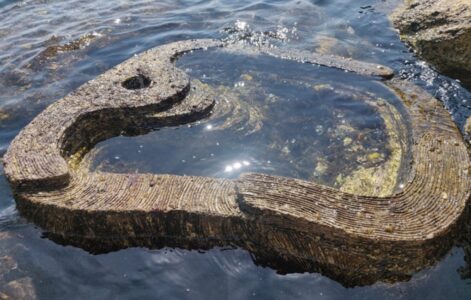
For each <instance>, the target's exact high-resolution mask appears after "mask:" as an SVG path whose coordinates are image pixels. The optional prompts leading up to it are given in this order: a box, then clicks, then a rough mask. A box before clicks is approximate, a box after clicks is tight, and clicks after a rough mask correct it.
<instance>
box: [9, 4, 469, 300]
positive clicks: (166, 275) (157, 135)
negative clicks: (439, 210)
mask: <svg viewBox="0 0 471 300" xmlns="http://www.w3.org/2000/svg"><path fill="white" fill-rule="evenodd" d="M392 2H394V1H391V3H392ZM396 3H397V1H396ZM388 5H391V6H393V4H390V3H387V2H385V1H376V0H374V1H366V0H362V1H347V0H336V1H262V2H260V3H257V4H253V3H252V2H250V1H242V2H231V1H217V2H214V3H213V2H210V3H205V2H197V1H176V2H175V1H159V2H156V3H147V1H145V2H144V1H136V2H135V3H132V4H129V3H126V2H125V1H122V2H121V1H118V2H116V3H113V4H106V3H101V4H99V5H97V4H93V5H91V4H89V3H85V2H83V1H63V2H54V1H52V2H47V1H46V2H44V1H26V2H15V1H1V2H0V20H2V21H0V40H1V42H0V49H1V50H2V51H1V52H2V54H1V55H0V62H1V63H2V64H1V67H0V87H1V88H2V96H1V102H0V143H1V144H0V151H2V152H4V151H5V150H6V148H7V146H8V144H9V143H10V141H11V139H12V138H13V137H14V136H15V135H16V134H17V133H18V132H19V130H21V128H22V127H23V126H24V125H26V124H27V123H28V122H29V121H30V120H31V119H32V118H34V117H35V116H36V115H37V114H38V113H39V112H40V111H41V110H42V109H44V108H45V107H46V106H47V105H48V104H50V103H52V102H53V101H54V100H56V99H59V98H61V97H63V96H64V95H65V94H67V93H68V92H70V91H72V90H73V89H75V88H76V87H78V86H80V85H81V84H83V83H84V82H86V81H87V80H89V79H91V78H93V77H95V76H96V75H98V74H100V73H102V72H104V71H105V70H107V69H109V68H110V67H112V66H113V65H115V64H118V63H120V62H121V61H123V60H124V59H126V58H128V57H130V56H132V55H133V54H135V53H138V52H141V51H143V50H145V49H148V48H151V47H154V46H156V45H159V44H163V43H165V42H168V41H175V40H181V39H186V38H197V37H222V38H225V39H245V40H247V42H249V43H255V44H256V43H269V44H274V45H278V46H282V47H293V48H298V49H305V50H309V51H313V50H315V51H318V52H322V53H335V54H340V55H345V56H351V57H354V58H356V59H362V60H365V61H371V62H378V63H379V62H381V63H382V64H385V65H388V66H390V67H393V68H394V69H395V70H397V73H398V75H399V76H401V77H402V78H407V79H409V80H411V81H414V82H415V83H417V84H419V85H421V86H422V87H424V88H425V89H427V90H428V91H429V92H430V93H432V94H433V95H435V96H437V97H439V98H440V99H441V100H443V102H444V103H445V105H446V107H447V108H448V110H449V111H450V112H451V113H452V115H453V117H454V119H455V120H456V122H457V123H458V124H460V125H462V124H463V121H464V119H465V118H466V117H467V116H468V115H469V114H470V109H469V108H470V107H471V105H470V104H469V99H471V97H470V94H469V92H467V91H466V90H464V89H462V88H461V87H460V86H459V84H458V83H456V82H455V81H453V80H450V79H448V78H445V77H443V76H439V75H438V74H436V73H435V72H434V71H433V70H431V69H430V68H429V67H428V66H427V65H425V64H424V63H423V62H420V61H417V60H416V58H415V57H414V56H413V55H412V54H410V53H409V52H408V51H407V49H406V48H405V47H404V46H403V45H402V44H401V43H400V41H399V39H398V37H397V35H396V33H395V32H394V31H393V30H392V29H391V28H390V26H389V23H388V21H387V18H386V17H385V13H387V12H388V9H390V8H389V7H388ZM71 6H74V7H75V9H70V7H71ZM366 6H371V7H370V8H364V9H363V8H362V7H366ZM25 19H28V20H29V22H24V20H25ZM32 25H34V26H33V27H34V28H33V29H31V28H32ZM224 28H226V29H224ZM84 36H85V37H87V36H88V37H91V36H93V38H91V39H90V40H87V38H85V39H83V38H82V41H84V42H78V43H74V41H80V40H81V37H84ZM68 45H69V46H68ZM74 45H76V46H74ZM50 47H52V48H50ZM48 49H49V50H48ZM57 50H58V51H57ZM48 53H49V54H51V53H55V54H54V55H52V56H47V55H46V54H48ZM221 55H224V54H221ZM190 58H191V59H190ZM216 58H217V57H215V60H214V61H215V62H216V61H217V60H216ZM185 59H187V60H185ZM201 59H203V58H201ZM218 59H219V58H218ZM234 59H236V58H234ZM223 62H224V63H225V62H227V64H229V65H230V64H234V65H235V67H230V66H228V65H227V64H226V65H224V63H222V64H220V65H218V64H214V65H213V66H212V69H211V70H210V71H211V72H206V71H205V70H204V69H203V68H201V67H200V65H201V64H200V63H199V62H198V57H190V56H188V57H184V58H183V60H182V61H181V65H184V66H185V67H186V68H187V69H189V70H187V71H188V72H189V73H190V74H191V75H192V76H194V77H196V78H199V79H200V80H201V81H202V82H205V83H207V84H210V85H212V86H215V87H219V88H221V91H222V92H223V93H226V94H227V95H228V97H234V98H235V99H237V100H238V101H239V103H240V104H241V105H239V107H238V108H234V107H228V108H227V109H228V111H238V112H239V114H240V116H241V117H240V118H239V119H238V120H235V121H234V122H232V123H230V124H229V125H226V127H225V128H226V130H225V131H224V130H217V129H218V126H219V127H223V126H224V122H223V120H224V118H223V116H224V114H223V112H221V114H220V116H221V118H220V119H217V118H216V119H215V120H211V119H209V120H205V121H202V122H200V123H196V124H193V125H192V126H191V127H190V128H188V127H182V128H178V129H177V128H164V129H162V130H160V131H158V132H152V133H149V134H147V135H145V136H140V137H133V138H129V137H117V138H115V139H112V140H109V141H106V142H103V144H100V145H98V147H97V149H99V150H100V151H98V152H96V153H94V155H95V156H94V160H93V163H92V168H96V169H103V170H115V171H116V172H120V171H128V170H133V171H139V172H169V173H176V174H191V173H192V172H195V173H193V174H199V175H208V176H219V177H229V178H232V177H236V176H237V174H238V173H239V171H237V170H247V169H251V170H258V171H262V170H263V171H264V172H272V173H274V174H280V175H287V176H292V177H298V178H306V179H313V180H317V181H319V182H322V183H324V184H328V185H331V186H335V187H339V185H341V184H342V183H344V182H342V179H343V180H345V178H346V177H348V174H351V173H352V172H354V170H355V169H356V168H357V167H358V166H360V165H363V164H365V163H367V164H370V166H371V167H377V166H380V165H382V163H383V162H384V161H385V160H387V159H388V158H389V157H390V155H391V153H390V151H388V149H387V147H385V140H386V138H385V135H384V124H383V122H382V119H381V118H380V117H379V116H378V114H376V113H375V112H374V110H372V109H371V108H370V107H369V106H368V105H364V104H362V103H361V102H357V104H356V105H353V106H352V105H351V102H350V101H349V98H348V97H347V96H345V95H339V94H335V93H333V92H332V91H331V90H329V89H328V85H331V86H339V85H342V83H339V82H337V81H336V80H335V78H336V74H335V72H334V71H329V70H324V69H322V68H319V69H317V70H316V73H320V74H322V77H319V78H311V77H310V76H307V75H306V74H310V72H311V69H312V68H314V67H312V66H301V67H297V68H296V69H290V68H291V67H290V65H289V64H288V65H279V66H278V67H280V68H285V69H286V76H284V77H283V76H281V77H280V76H278V77H270V74H266V73H264V72H263V71H264V68H265V67H266V65H263V63H262V60H256V61H255V64H256V63H260V64H261V65H259V66H258V67H257V66H256V65H254V64H252V65H250V64H247V62H245V61H244V62H240V61H239V62H237V61H232V62H231V61H225V60H223ZM265 63H266V64H269V65H270V67H272V62H270V61H269V59H267V60H266V61H265ZM208 67H211V66H208ZM230 68H232V69H230ZM218 69H219V70H220V72H221V73H218ZM228 69H229V70H231V71H232V72H230V74H231V76H232V77H229V76H228V75H227V73H228V72H227V70H228ZM254 70H255V71H256V72H255V71H254ZM223 71H224V72H223ZM250 71H253V72H252V73H250ZM330 72H333V73H330ZM221 74H225V75H224V76H221ZM303 74H304V75H303ZM203 75H206V76H203ZM212 75H213V76H212ZM216 75H217V76H216ZM296 75H298V77H296ZM329 76H330V77H329ZM345 76H349V75H348V74H347V75H345ZM221 78H224V80H223V81H221ZM326 78H327V80H324V79H326ZM289 79H292V80H291V81H289ZM349 80H352V81H351V82H349V84H348V86H349V88H351V86H352V85H353V84H352V83H355V84H358V85H360V86H365V85H367V84H368V83H367V82H366V81H361V80H360V81H359V82H358V81H356V80H358V79H356V78H355V76H351V77H349ZM325 81H328V82H325ZM257 84H258V85H260V86H265V87H267V88H266V89H263V90H262V91H260V89H259V86H257ZM316 86H317V90H316ZM268 87H269V88H268ZM372 88H373V89H374V87H372ZM293 90H295V91H296V93H297V94H296V95H291V94H288V95H287V94H286V92H287V91H293ZM256 91H259V93H258V94H257V92H256ZM375 92H376V93H378V95H381V97H382V98H385V99H388V100H389V101H392V103H394V99H393V98H392V97H391V96H390V95H389V94H388V93H387V92H385V91H381V90H378V89H377V90H375ZM271 95H273V96H271ZM271 97H273V101H274V102H273V103H274V104H273V105H270V106H269V107H263V101H262V100H263V99H270V98H271ZM325 98H328V99H335V100H336V101H335V102H333V101H332V102H331V103H325V102H326V101H324V100H325ZM283 99H284V100H286V99H290V103H291V104H294V105H293V106H290V107H289V109H279V108H280V107H283V108H284V103H283V101H284V100H283ZM277 101H278V102H277ZM277 103H279V104H278V105H280V106H276V105H277ZM312 103H315V104H316V105H315V107H314V106H311V105H307V104H312ZM248 104H251V105H250V107H252V106H254V107H257V108H258V111H255V112H250V111H249V110H248V107H249V105H248ZM252 104H254V105H252ZM244 105H245V106H244ZM277 108H278V109H277ZM261 112H263V113H264V114H262V113H261ZM295 112H296V113H298V114H299V115H300V116H301V117H299V118H297V119H290V117H292V114H293V113H295ZM263 116H266V117H265V118H263ZM313 116H314V117H313ZM364 116H368V118H363V117H364ZM274 119H275V120H277V122H273V121H272V122H271V123H270V121H271V120H274ZM280 120H281V121H282V122H278V121H280ZM342 120H345V122H346V123H348V124H347V125H348V126H350V128H353V129H354V131H355V132H357V131H358V130H360V131H362V132H364V135H363V138H362V139H359V137H358V136H356V135H354V136H352V135H351V134H353V133H352V131H351V129H347V128H348V126H345V127H341V128H344V131H341V130H340V131H337V132H336V131H335V130H333V131H332V132H330V133H329V132H328V129H329V128H330V129H332V128H338V127H339V126H341V125H342V123H341V122H342ZM309 122H311V123H310V124H309V129H306V130H308V131H309V132H312V133H315V134H313V135H308V134H307V132H306V133H304V132H303V131H302V130H299V128H303V126H305V125H306V124H308V123H309ZM208 125H210V126H209V127H208ZM262 125H263V126H262ZM318 125H322V127H318ZM238 126H239V127H238ZM237 129H240V130H239V131H237ZM254 130H255V131H254ZM252 131H253V132H252ZM175 132H178V135H179V136H180V137H181V138H180V139H178V138H175V137H176V135H175ZM195 133H197V134H199V138H198V135H196V134H195ZM240 133H242V134H240ZM246 133H250V134H246ZM308 137H310V139H309V138H308ZM192 139H193V140H192ZM293 139H295V141H294V143H292V141H293ZM350 139H351V140H352V141H351V142H350ZM220 140H224V141H225V142H224V143H223V147H224V148H221V143H220V145H219V146H217V145H216V146H217V147H213V148H211V147H212V146H211V145H209V146H208V145H206V143H209V144H211V143H212V144H215V143H217V141H220ZM268 140H276V141H278V142H277V143H276V144H277V145H275V146H273V147H270V145H269V144H268V143H267V141H268ZM357 140H360V142H359V143H358V149H359V150H357V151H356V152H355V151H353V152H349V151H348V149H349V148H351V147H353V146H354V145H355V142H356V141H357ZM188 141H190V142H191V144H192V145H193V146H192V147H191V148H190V147H188V148H183V149H182V147H178V146H180V145H182V144H183V143H184V142H188ZM300 142H303V143H304V145H303V144H301V145H300V146H297V143H300ZM244 143H245V144H247V143H249V144H252V145H256V147H253V148H250V147H249V148H247V147H243V146H241V145H244ZM141 145H142V146H143V147H140V146H141ZM306 145H308V146H306ZM213 146H214V145H213ZM285 146H286V148H285ZM360 146H361V147H360ZM329 147H331V148H329ZM332 147H333V148H332ZM221 149H223V150H221ZM303 149H309V150H308V151H307V153H304V152H303ZM208 150H211V151H208ZM139 151H141V152H139ZM170 151H171V152H170ZM169 152H170V153H174V155H171V156H167V158H166V159H165V160H164V161H162V160H161V159H160V157H162V156H163V155H168V154H169ZM211 153H212V154H214V156H211ZM373 153H378V154H374V155H371V156H370V158H368V155H370V154H373ZM304 155H306V156H309V162H307V163H296V161H297V159H296V158H299V157H302V156H304ZM193 156H195V157H196V158H193ZM116 157H119V158H118V159H115V158H116ZM203 158H204V159H205V160H202V159H203ZM182 160H185V163H183V162H182ZM339 160H342V161H348V162H349V163H348V164H344V165H339V164H336V163H335V162H336V161H339ZM268 161H270V163H268ZM291 161H293V162H291ZM244 162H245V163H244ZM247 163H248V164H247ZM244 168H245V169H244ZM338 174H343V176H342V178H340V179H341V180H338V179H339V178H338ZM0 190H1V191H2V193H1V195H0V197H1V199H0V295H1V293H5V292H10V291H12V290H14V291H18V290H23V291H26V290H29V291H33V292H34V291H35V294H36V295H37V296H38V297H39V298H44V299H52V298H63V297H72V298H77V297H81V298H82V297H91V298H107V297H108V298H111V297H113V298H114V297H134V298H149V297H150V295H152V297H157V298H159V297H160V298H188V299H190V298H191V299H194V298H202V299H203V298H204V299H221V298H227V299H240V298H249V297H254V298H266V299H271V298H277V297H278V298H312V297H316V296H317V297H319V298H323V297H325V298H329V299H345V298H349V299H377V298H384V299H397V298H402V299H411V298H414V299H433V298H435V299H442V298H457V299H468V298H469V295H470V294H471V288H470V285H469V283H470V282H471V281H470V274H471V271H470V270H471V267H470V266H471V250H470V249H471V246H470V245H471V241H470V240H469V237H470V236H471V234H470V232H469V230H471V229H470V228H471V225H470V224H469V222H467V224H466V226H465V227H466V228H465V229H463V234H462V237H461V238H460V240H459V241H457V243H456V245H457V247H455V248H453V249H452V250H451V251H450V252H449V253H448V254H447V255H445V257H444V258H443V259H442V260H441V261H440V262H437V263H436V264H434V265H433V266H432V267H430V268H426V269H424V270H417V272H414V275H413V276H412V278H411V279H410V280H408V281H406V282H397V283H394V284H385V283H376V284H372V285H370V286H364V287H355V288H345V287H343V286H342V285H341V284H340V283H339V282H336V281H334V280H332V279H330V278H329V277H326V276H323V275H321V274H319V273H302V272H303V271H306V270H307V269H309V271H321V272H324V274H325V275H330V274H329V273H325V270H322V269H318V266H315V265H312V266H309V265H308V264H304V265H301V266H300V265H299V264H296V263H292V262H291V263H290V262H289V261H287V260H286V259H285V258H283V257H277V258H273V257H271V258H270V257H263V255H258V256H257V254H256V253H254V254H249V252H247V251H245V250H241V249H238V248H233V247H222V248H221V247H216V248H213V249H206V250H201V249H200V250H198V251H195V250H191V251H188V250H182V249H180V248H178V247H177V248H169V247H168V246H172V243H173V245H174V246H179V247H182V246H183V245H182V244H179V245H178V244H175V242H172V241H167V242H161V243H160V245H159V244H158V242H156V245H158V247H157V248H160V247H162V248H161V249H158V250H156V249H155V250H149V249H145V248H130V249H126V250H121V251H116V252H111V253H107V254H104V253H103V251H101V252H102V254H90V253H87V252H86V251H83V250H82V249H79V248H75V247H71V246H60V245H58V244H56V243H54V242H52V241H51V240H49V239H44V238H41V236H42V235H43V232H42V231H41V229H39V228H35V226H34V225H32V224H31V223H29V222H27V221H26V220H24V219H23V218H21V217H20V216H19V215H18V213H17V212H16V209H15V206H14V202H13V198H12V195H11V191H10V188H9V187H8V184H7V182H6V180H5V178H4V177H3V176H2V177H1V181H0ZM467 220H470V218H469V217H468V218H467ZM58 242H60V241H58ZM92 246H97V245H96V244H95V245H92ZM92 248H93V247H91V248H90V249H89V250H91V249H92ZM95 248H96V247H95ZM188 248H194V247H192V246H191V245H188ZM197 248H201V247H197ZM203 248H204V247H203ZM206 248H207V247H206ZM108 250H110V249H108ZM94 252H95V253H96V252H99V251H94ZM254 260H255V263H256V264H255V265H254V263H253V261H254ZM267 266H269V267H270V268H268V267H267ZM307 266H308V268H306V267H307ZM286 272H288V274H285V275H281V274H280V273H283V274H284V273H286ZM293 272H294V273H293ZM299 272H301V273H299ZM337 279H340V280H342V278H337ZM344 283H345V282H344ZM347 283H348V282H347ZM370 283H371V282H370ZM17 295H18V294H17Z"/></svg>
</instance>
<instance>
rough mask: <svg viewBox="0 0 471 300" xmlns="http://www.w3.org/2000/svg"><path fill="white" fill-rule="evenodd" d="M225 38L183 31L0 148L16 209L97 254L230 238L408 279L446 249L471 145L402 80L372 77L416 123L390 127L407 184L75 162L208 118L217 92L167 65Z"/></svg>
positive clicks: (377, 276) (303, 261)
mask: <svg viewBox="0 0 471 300" xmlns="http://www.w3.org/2000/svg"><path fill="white" fill-rule="evenodd" d="M222 46H224V47H228V48H233V49H235V50H237V49H240V47H241V46H240V45H223V44H222V43H221V42H218V41H214V40H191V41H183V42H176V43H171V44H167V45H164V46H160V47H157V48H154V49H151V50H149V51H146V52H144V53H142V54H140V55H138V56H136V57H133V58H131V59H129V60H128V61H125V62H123V63H121V64H120V65H118V66H116V67H114V68H113V69H111V70H109V71H107V72H105V73H104V74H102V75H100V76H98V77H97V78H96V79H94V80H92V81H90V82H88V83H86V84H84V85H83V86H81V87H80V88H78V89H77V90H76V91H74V92H72V93H71V94H69V95H67V96H66V97H64V98H63V99H61V100H59V101H57V102H56V103H54V104H52V105H51V106H49V107H48V108H47V109H46V110H45V111H43V112H42V113H41V114H40V115H38V116H37V117H36V118H35V119H34V120H33V121H32V122H31V123H30V124H29V125H27V126H26V127H25V128H24V129H23V130H22V131H21V132H20V134H19V135H18V136H17V137H16V138H15V139H14V141H13V142H12V144H11V145H10V148H9V149H8V152H7V153H6V155H5V157H4V170H5V174H6V176H7V178H8V180H9V182H10V184H11V185H12V187H13V189H14V193H15V199H16V202H17V206H18V209H19V210H20V212H21V213H22V214H23V215H24V216H26V217H27V218H28V219H30V220H32V221H33V222H35V223H36V224H38V225H39V226H41V227H42V228H43V229H45V230H46V231H47V232H48V234H49V236H50V237H51V238H53V239H55V240H56V241H59V242H61V243H66V244H73V245H76V246H80V247H82V248H85V249H87V250H89V251H93V252H102V251H110V250H115V249H120V248H125V247H131V246H146V247H161V246H165V245H174V246H178V247H187V248H207V247H211V246H215V245H219V246H222V245H233V246H239V247H243V248H245V249H248V250H250V251H251V252H252V253H254V256H255V257H256V259H257V261H261V262H263V263H264V264H267V265H272V266H273V265H274V264H273V263H272V262H273V261H284V263H283V264H281V265H279V266H278V267H280V266H281V267H286V266H288V265H290V264H292V265H296V266H297V269H296V270H298V271H300V270H301V271H302V270H316V271H318V270H320V271H322V272H323V273H325V274H328V275H329V276H332V277H334V278H336V279H338V280H342V283H344V284H345V285H349V286H350V285H354V284H368V283H373V282H374V281H376V280H397V279H405V278H407V277H408V276H410V275H411V274H412V273H413V272H415V271H416V270H417V269H420V268H423V267H424V266H428V265H430V264H433V263H434V262H435V261H436V260H437V259H438V258H440V257H441V256H442V255H443V254H444V253H446V251H448V250H449V249H450V247H451V245H452V243H453V239H454V236H455V235H456V233H457V231H458V228H459V226H460V224H461V223H460V220H461V218H462V216H463V214H464V211H465V207H466V205H467V201H468V199H469V196H470V194H469V193H470V178H469V174H468V168H469V166H470V161H469V156H468V153H467V149H466V146H465V144H464V142H463V140H462V138H461V135H460V133H459V131H458V129H457V128H456V126H455V124H454V123H453V121H452V120H451V118H450V116H449V114H448V113H447V112H446V110H445V109H444V108H443V106H442V105H441V104H440V102H439V101H438V100H436V99H434V98H433V97H432V96H430V95H429V94H427V93H426V92H424V91H423V90H421V89H420V88H418V87H417V86H414V85H412V84H411V83H408V82H405V81H402V80H399V79H391V80H387V81H379V82H380V83H381V84H384V85H385V86H386V87H388V88H390V89H391V91H393V92H394V93H396V94H397V95H398V96H399V97H400V99H401V100H402V102H403V104H404V107H405V109H406V111H407V113H408V118H409V119H410V123H411V126H410V128H411V130H412V131H411V132H400V133H398V135H399V136H408V137H410V139H411V140H412V145H411V149H412V166H411V170H410V175H409V180H408V182H406V183H405V187H404V188H403V189H402V190H400V191H399V192H398V193H396V194H394V195H391V196H389V197H366V196H359V195H354V194H348V193H344V192H341V191H338V190H335V189H333V188H330V187H326V186H322V185H319V184H316V183H314V182H309V181H305V180H298V179H290V178H284V177H279V176H270V175H266V174H244V175H242V176H241V177H240V178H239V179H237V180H235V181H232V180H226V179H214V178H206V177H197V176H176V175H165V174H111V173H104V172H90V171H89V170H88V169H87V168H84V167H83V166H81V165H80V164H79V163H77V162H79V161H80V157H81V156H83V154H84V153H86V152H87V151H89V150H90V149H92V148H93V146H94V145H95V144H96V143H98V142H99V141H102V140H105V139H107V138H110V137H112V136H116V135H120V134H125V135H137V134H143V133H146V132H148V131H150V130H154V129H157V128H159V127H162V126H176V125H181V124H186V123H189V122H194V121H196V120H199V119H202V118H205V117H207V116H209V115H210V114H211V110H212V108H213V107H214V105H217V104H215V102H214V99H215V98H216V95H215V91H214V90H212V89H211V87H209V86H208V85H205V84H201V83H200V82H198V81H196V80H190V79H189V78H188V76H187V75H186V74H185V73H184V72H183V71H181V70H180V69H178V68H176V67H175V65H174V61H175V60H176V59H177V58H178V57H179V56H180V55H182V54H183V53H185V52H188V51H192V50H195V49H206V48H209V47H222ZM246 47H248V46H246ZM249 50H250V51H255V52H257V51H261V52H263V49H261V50H260V49H253V48H252V49H249ZM264 53H267V52H264ZM269 54H271V55H275V56H278V57H282V58H290V59H296V60H299V59H300V58H303V57H304V58H308V59H301V61H304V62H310V63H316V64H322V65H326V66H330V67H335V68H343V69H345V70H349V71H352V72H358V73H360V74H362V75H370V76H379V77H382V78H383V79H384V78H390V77H391V76H392V70H389V69H388V68H386V67H382V66H380V67H379V68H378V67H377V66H376V65H372V64H367V63H362V62H357V61H353V60H347V59H345V58H339V57H335V56H329V59H328V60H325V61H324V60H323V59H324V57H321V56H319V57H318V56H316V54H309V53H298V54H296V55H294V56H293V55H292V51H289V52H284V51H283V50H280V49H278V50H276V51H271V52H270V53H269ZM373 80H374V78H373ZM398 128H404V129H403V130H405V128H406V127H398Z"/></svg>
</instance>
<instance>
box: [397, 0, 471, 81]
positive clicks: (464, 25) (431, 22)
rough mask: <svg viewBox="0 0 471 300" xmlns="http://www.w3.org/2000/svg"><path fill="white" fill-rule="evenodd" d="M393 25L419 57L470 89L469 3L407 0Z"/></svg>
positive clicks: (470, 20) (458, 0) (470, 28)
mask: <svg viewBox="0 0 471 300" xmlns="http://www.w3.org/2000/svg"><path fill="white" fill-rule="evenodd" d="M392 21H393V24H394V26H395V27H396V28H397V29H399V31H400V33H401V38H402V40H404V41H405V42H407V43H408V44H410V45H411V46H412V47H414V49H416V50H417V53H418V54H419V56H421V57H422V58H423V59H425V60H427V61H429V62H430V63H431V64H432V65H433V66H435V67H436V68H437V69H438V70H439V71H440V72H442V73H444V74H446V75H448V76H451V77H454V78H457V79H460V80H461V81H462V82H463V84H464V85H465V86H466V87H468V88H471V1H469V0H453V1H449V0H406V1H405V3H404V4H403V5H402V6H401V7H400V8H398V9H397V10H396V11H395V12H394V13H393V15H392Z"/></svg>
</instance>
